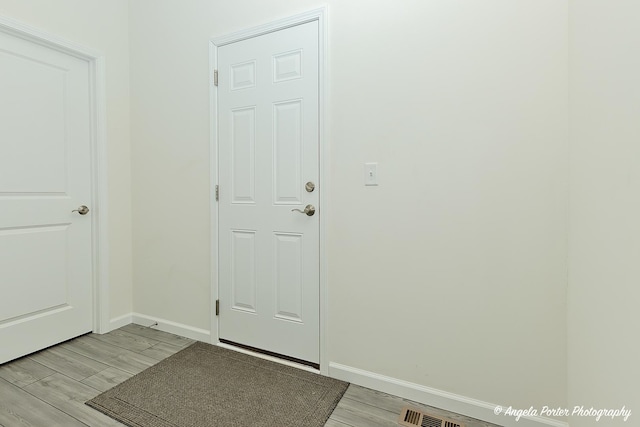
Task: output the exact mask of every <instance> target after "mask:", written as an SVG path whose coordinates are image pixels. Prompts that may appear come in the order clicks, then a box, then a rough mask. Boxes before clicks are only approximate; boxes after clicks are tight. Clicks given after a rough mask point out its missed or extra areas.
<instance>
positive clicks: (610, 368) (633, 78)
mask: <svg viewBox="0 0 640 427" xmlns="http://www.w3.org/2000/svg"><path fill="white" fill-rule="evenodd" d="M570 6H571V9H570V10H571V25H570V52H571V56H570V57H571V62H570V65H571V68H570V70H571V72H570V80H569V81H570V83H571V84H570V89H571V90H570V99H571V209H570V210H571V221H570V223H571V233H570V251H569V254H570V275H569V279H570V280H569V347H568V349H569V359H568V366H569V403H570V405H571V407H572V408H573V406H575V405H578V406H585V407H586V408H590V407H592V406H593V407H595V408H599V409H604V408H618V409H619V408H622V406H623V405H624V406H626V408H628V409H632V410H633V411H634V415H632V417H631V418H630V419H629V421H628V422H627V423H623V421H622V420H620V419H617V420H616V421H615V422H614V421H612V420H608V421H602V420H601V421H600V422H599V423H598V422H597V421H596V420H595V419H594V418H577V417H576V418H574V419H573V420H572V424H571V425H577V426H581V427H582V426H585V427H587V426H596V425H611V426H613V425H616V426H617V425H620V426H621V425H629V424H637V423H638V418H639V417H640V393H639V392H638V384H640V366H639V364H638V361H639V360H640V341H639V339H638V326H639V325H640V314H639V313H640V310H638V304H639V303H640V78H639V77H638V76H640V55H639V49H638V46H640V25H638V17H640V3H638V2H637V1H635V0H616V1H607V2H602V1H598V0H572V1H571V2H570ZM574 423H575V424H574Z"/></svg>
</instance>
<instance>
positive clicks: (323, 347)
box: [209, 6, 329, 375]
mask: <svg viewBox="0 0 640 427" xmlns="http://www.w3.org/2000/svg"><path fill="white" fill-rule="evenodd" d="M327 17H328V8H327V6H324V7H321V8H318V9H314V10H311V11H309V12H306V13H302V14H299V15H295V16H291V17H289V18H285V19H280V20H277V21H272V22H269V23H267V24H264V25H260V26H257V27H253V28H249V29H246V30H242V31H237V32H235V33H232V34H229V35H225V36H221V37H214V38H212V39H210V41H209V108H210V138H209V139H210V144H211V150H210V152H211V159H210V161H211V178H210V179H211V191H210V194H211V200H212V202H211V203H212V205H211V233H212V236H211V265H212V268H211V307H212V308H213V307H215V301H216V299H217V298H218V280H219V279H218V270H219V269H218V236H219V233H218V203H217V202H216V201H215V198H214V197H213V194H214V193H215V186H216V185H217V184H218V134H217V131H218V126H217V119H218V100H217V88H216V87H215V86H214V85H213V70H214V69H216V68H217V64H218V58H217V49H218V47H220V46H224V45H227V44H230V43H234V42H238V41H241V40H246V39H248V38H252V37H258V36H261V35H263V34H267V33H271V32H274V31H279V30H284V29H286V28H290V27H293V26H296V25H301V24H305V23H307V22H312V21H318V28H319V34H318V44H319V46H318V47H319V49H318V61H319V62H318V65H319V67H318V68H319V74H318V81H319V90H318V116H319V117H318V129H319V138H318V143H319V144H320V159H319V163H320V165H319V173H320V176H319V181H318V183H319V188H318V192H319V197H320V206H322V215H320V242H319V245H320V261H319V262H320V277H319V281H320V331H319V338H320V373H321V374H322V375H328V374H329V363H328V362H329V359H328V348H327V340H326V337H327V336H328V323H329V322H328V313H329V310H328V304H329V296H328V287H329V286H328V271H329V270H328V265H327V259H328V257H327V247H328V246H327V235H328V233H327V231H328V228H327V225H328V219H327V217H328V215H327V212H329V209H327V202H328V197H327V194H328V193H329V164H328V159H329V146H328V145H329V144H328V143H329V138H328V132H329V126H328V123H327V117H328V115H327V114H326V107H327V105H329V104H328V93H329V90H328V79H327V70H328V67H327V65H328V60H327V58H328V47H329V43H328V40H329V39H328V37H329V36H328V34H329V31H328V19H327ZM211 312H212V315H211V318H212V319H211V341H210V342H211V343H212V344H216V343H218V340H219V334H218V318H217V317H216V316H215V313H213V310H211Z"/></svg>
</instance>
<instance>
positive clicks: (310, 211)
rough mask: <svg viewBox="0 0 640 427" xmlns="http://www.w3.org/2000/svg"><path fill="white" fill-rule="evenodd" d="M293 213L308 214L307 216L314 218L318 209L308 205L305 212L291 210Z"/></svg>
mask: <svg viewBox="0 0 640 427" xmlns="http://www.w3.org/2000/svg"><path fill="white" fill-rule="evenodd" d="M291 212H300V213H303V214H306V215H307V216H313V214H314V213H316V208H315V207H314V206H313V205H307V206H305V207H304V210H303V211H301V210H300V209H291Z"/></svg>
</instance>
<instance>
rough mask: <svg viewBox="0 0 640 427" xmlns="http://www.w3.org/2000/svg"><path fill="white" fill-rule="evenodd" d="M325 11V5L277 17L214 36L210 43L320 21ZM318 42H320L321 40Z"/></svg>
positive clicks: (225, 43)
mask: <svg viewBox="0 0 640 427" xmlns="http://www.w3.org/2000/svg"><path fill="white" fill-rule="evenodd" d="M326 12H327V7H326V6H323V7H320V8H318V9H314V10H310V11H308V12H304V13H301V14H298V15H294V16H290V17H288V18H284V19H278V20H276V21H271V22H268V23H266V24H263V25H258V26H256V27H252V28H248V29H244V30H240V31H236V32H234V33H231V34H227V35H224V36H220V37H214V38H212V39H211V43H213V44H214V45H216V46H217V47H220V46H224V45H227V44H231V43H235V42H239V41H242V40H246V39H250V38H253V37H259V36H262V35H264V34H268V33H273V32H274V31H280V30H284V29H286V28H289V27H294V26H296V25H301V24H306V23H307V22H312V21H320V20H321V19H322V20H324V19H326ZM320 42H321V43H322V40H321V41H320Z"/></svg>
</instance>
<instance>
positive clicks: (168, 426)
mask: <svg viewBox="0 0 640 427" xmlns="http://www.w3.org/2000/svg"><path fill="white" fill-rule="evenodd" d="M348 386H349V383H346V382H343V381H338V380H335V379H333V378H328V377H323V376H321V375H318V374H314V373H311V372H306V371H303V370H300V369H296V368H292V367H289V366H285V365H281V364H279V363H275V362H271V361H268V360H263V359H259V358H256V357H252V356H248V355H245V354H242V353H238V352H235V351H231V350H227V349H224V348H220V347H217V346H214V345H210V344H205V343H201V342H197V343H195V344H193V345H191V346H189V347H187V348H186V349H184V350H182V351H180V352H178V353H176V354H174V355H173V356H170V357H168V358H167V359H165V360H163V361H161V362H159V363H158V364H156V365H154V366H152V367H150V368H148V369H146V370H144V371H142V372H141V373H139V374H138V375H135V376H133V377H131V378H130V379H128V380H127V381H125V382H123V383H122V384H120V385H117V386H115V387H114V388H112V389H110V390H108V391H106V392H104V393H102V394H100V395H99V396H97V397H95V398H94V399H92V400H90V401H88V402H87V405H89V406H91V407H92V408H94V409H97V410H98V411H100V412H103V413H105V414H106V415H108V416H110V417H111V418H114V419H116V420H118V421H120V422H121V423H123V424H126V425H128V426H132V427H208V426H224V427H227V426H228V427H234V426H238V427H240V426H242V427H247V426H264V427H286V426H291V427H293V426H304V427H314V426H318V427H322V426H324V424H325V422H326V420H327V419H328V418H329V416H330V415H331V413H332V412H333V410H334V408H335V407H336V405H337V404H338V402H339V401H340V399H341V398H342V395H343V394H344V392H345V391H346V390H347V387H348Z"/></svg>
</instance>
